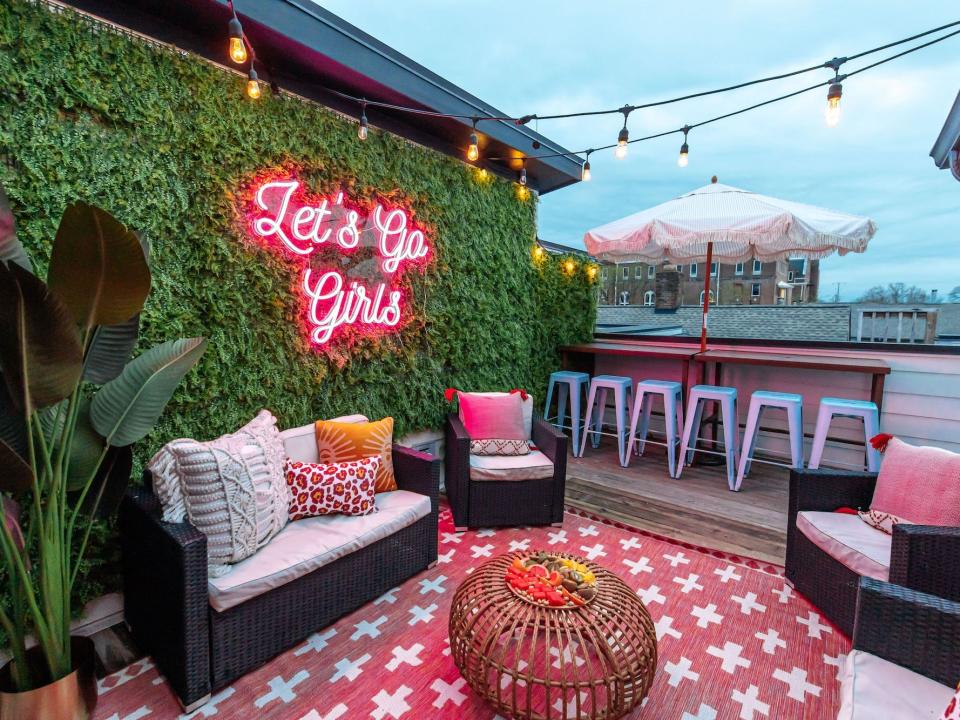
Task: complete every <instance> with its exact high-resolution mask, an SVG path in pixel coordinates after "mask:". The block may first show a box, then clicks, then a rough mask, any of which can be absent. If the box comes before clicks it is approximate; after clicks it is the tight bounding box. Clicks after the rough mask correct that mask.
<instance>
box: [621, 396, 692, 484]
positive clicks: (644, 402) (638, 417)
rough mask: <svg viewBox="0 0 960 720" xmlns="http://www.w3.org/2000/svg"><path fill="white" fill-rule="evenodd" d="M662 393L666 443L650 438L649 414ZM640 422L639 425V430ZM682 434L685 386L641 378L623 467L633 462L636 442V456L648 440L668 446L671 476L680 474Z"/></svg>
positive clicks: (668, 466)
mask: <svg viewBox="0 0 960 720" xmlns="http://www.w3.org/2000/svg"><path fill="white" fill-rule="evenodd" d="M657 396H659V397H660V398H662V399H663V422H664V425H665V434H666V442H665V443H660V442H654V441H653V440H649V441H648V440H647V435H648V434H649V432H650V414H651V412H652V411H653V401H654V400H655V399H656V397H657ZM638 422H639V425H640V428H639V431H638V429H637V424H638ZM682 433H683V385H682V384H681V383H678V382H672V381H670V380H641V381H640V382H638V383H637V388H636V390H635V391H634V394H633V413H632V417H631V418H630V435H629V437H630V442H629V443H628V444H627V452H626V453H625V454H624V457H623V462H622V463H621V464H622V465H623V467H627V466H628V465H629V464H630V457H631V456H632V455H633V446H634V443H636V444H637V455H643V449H644V446H645V445H646V443H647V442H653V443H654V444H655V445H665V446H666V448H667V468H668V469H669V471H670V477H673V476H674V475H676V473H677V443H679V442H680V435H681V434H682Z"/></svg>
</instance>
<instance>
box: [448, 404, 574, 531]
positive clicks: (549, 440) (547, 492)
mask: <svg viewBox="0 0 960 720" xmlns="http://www.w3.org/2000/svg"><path fill="white" fill-rule="evenodd" d="M524 413H525V421H524V422H525V423H526V424H527V426H528V429H529V433H530V439H531V440H532V441H533V444H534V445H535V446H536V448H537V452H535V453H531V454H530V455H527V456H520V457H518V458H511V457H495V458H492V459H491V458H483V457H478V456H473V455H471V454H470V435H469V434H468V433H467V429H466V428H465V427H464V425H463V422H461V420H460V418H459V417H458V416H457V415H456V414H451V415H449V416H448V417H447V423H446V438H445V439H446V447H445V453H446V455H445V458H444V468H445V474H444V485H445V487H446V494H447V500H448V501H449V502H450V510H451V512H452V513H453V520H454V524H455V525H456V527H457V529H458V530H462V529H465V528H468V527H516V526H522V525H559V524H561V523H563V503H564V500H563V498H564V491H565V489H566V488H565V486H566V478H567V436H566V435H564V434H563V433H562V432H561V431H559V430H557V429H556V428H555V427H554V426H553V425H551V424H550V423H548V422H546V421H545V420H543V418H539V417H535V416H534V413H533V398H532V397H527V398H526V399H525V400H524ZM538 463H539V464H540V465H542V467H537V468H535V470H542V472H536V471H535V472H533V473H529V470H530V468H529V467H528V466H529V465H531V464H534V465H536V464H538ZM515 464H516V465H519V466H520V472H519V473H518V474H514V472H515V468H512V467H510V466H511V465H515ZM488 467H492V468H493V470H494V472H490V471H489V470H488ZM531 475H533V477H531Z"/></svg>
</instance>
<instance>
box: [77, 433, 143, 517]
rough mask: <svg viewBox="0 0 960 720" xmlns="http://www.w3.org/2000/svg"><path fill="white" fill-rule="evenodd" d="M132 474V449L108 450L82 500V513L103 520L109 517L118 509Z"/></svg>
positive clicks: (126, 447) (125, 447)
mask: <svg viewBox="0 0 960 720" xmlns="http://www.w3.org/2000/svg"><path fill="white" fill-rule="evenodd" d="M132 474H133V448H132V447H131V446H129V445H125V446H124V447H112V448H110V450H109V451H108V452H107V457H106V458H105V459H104V461H103V465H101V466H100V470H99V471H98V472H97V476H96V477H95V478H94V480H93V484H92V485H91V486H90V490H89V492H88V493H87V497H86V499H85V500H84V503H83V512H84V513H86V514H88V515H89V514H91V513H95V514H96V516H97V517H99V518H104V519H106V518H109V517H111V516H112V515H113V514H114V513H115V512H116V511H117V508H119V507H120V501H121V500H123V494H124V493H125V492H126V490H127V486H128V485H129V484H130V476H131V475H132Z"/></svg>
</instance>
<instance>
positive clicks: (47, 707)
mask: <svg viewBox="0 0 960 720" xmlns="http://www.w3.org/2000/svg"><path fill="white" fill-rule="evenodd" d="M70 651H71V659H72V661H73V662H72V666H73V672H72V673H70V674H69V675H67V676H65V677H62V678H60V679H59V680H54V681H53V682H52V683H48V684H46V685H43V686H41V687H38V688H35V689H33V690H27V691H25V692H16V691H14V690H13V682H12V678H11V676H10V665H11V664H12V661H11V662H9V663H7V664H6V665H4V666H3V668H2V669H0V720H27V718H43V720H89V718H91V717H93V709H94V708H95V707H96V706H97V679H96V677H95V675H94V659H95V651H94V647H93V641H91V640H90V638H85V637H71V638H70ZM27 664H28V665H30V667H31V669H33V668H38V669H39V673H37V674H42V672H43V667H44V664H43V656H42V655H41V653H40V649H39V648H38V647H36V646H35V647H32V648H30V649H29V650H27Z"/></svg>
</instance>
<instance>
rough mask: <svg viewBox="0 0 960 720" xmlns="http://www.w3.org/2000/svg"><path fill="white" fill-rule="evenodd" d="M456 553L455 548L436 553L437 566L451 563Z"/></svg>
mask: <svg viewBox="0 0 960 720" xmlns="http://www.w3.org/2000/svg"><path fill="white" fill-rule="evenodd" d="M456 552H457V549H456V548H450V549H449V550H447V551H446V552H445V553H437V564H438V565H446V564H447V563H448V562H453V556H454V555H455V554H456Z"/></svg>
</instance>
